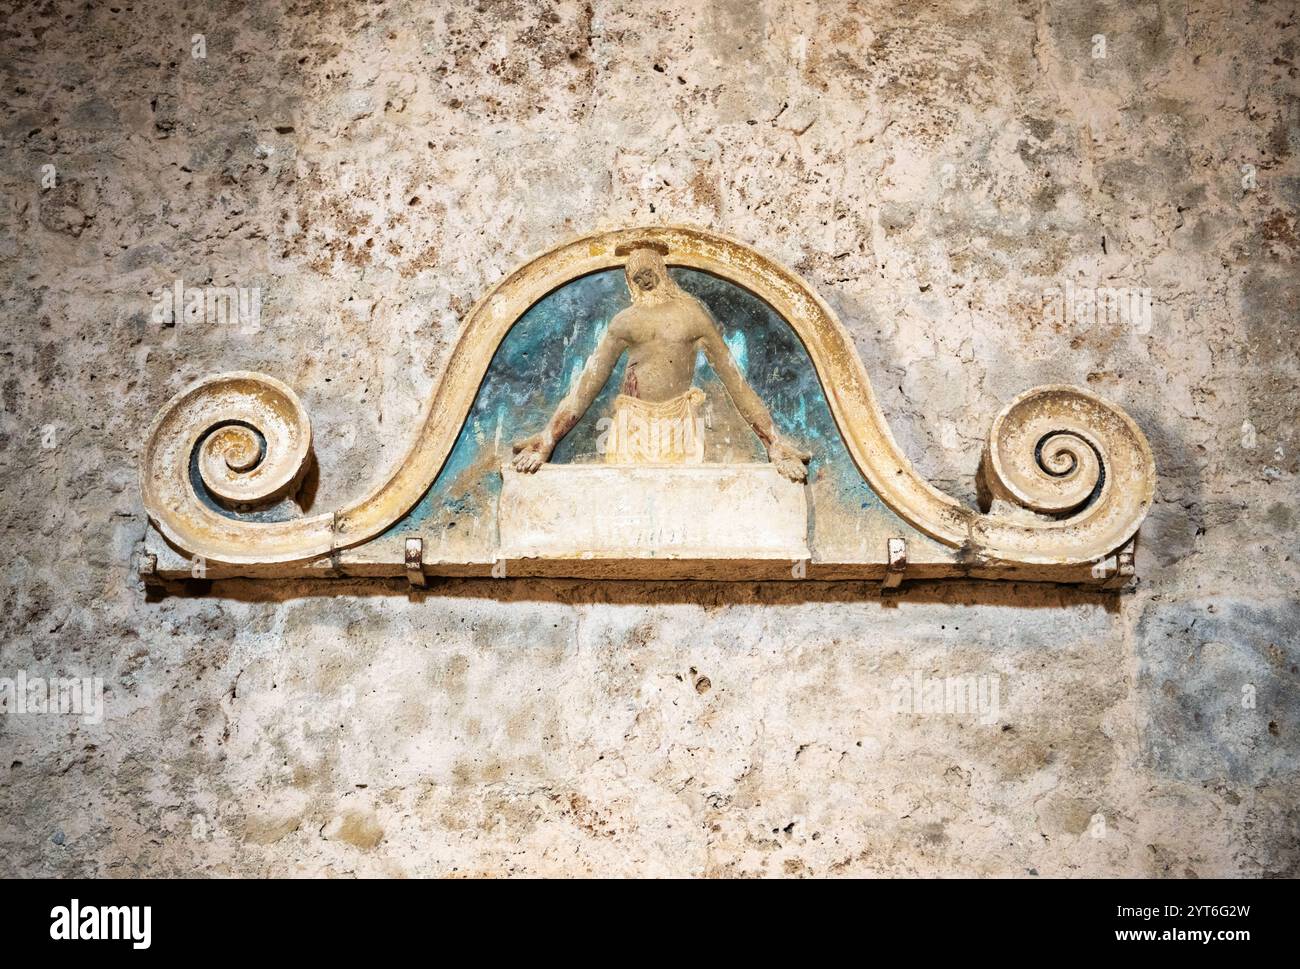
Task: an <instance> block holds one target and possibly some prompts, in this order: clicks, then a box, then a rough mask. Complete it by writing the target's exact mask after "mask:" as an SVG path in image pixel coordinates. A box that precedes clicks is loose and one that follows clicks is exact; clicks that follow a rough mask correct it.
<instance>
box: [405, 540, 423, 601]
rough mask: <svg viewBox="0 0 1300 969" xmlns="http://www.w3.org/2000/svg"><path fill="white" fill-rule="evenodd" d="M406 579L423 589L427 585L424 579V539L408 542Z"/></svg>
mask: <svg viewBox="0 0 1300 969" xmlns="http://www.w3.org/2000/svg"><path fill="white" fill-rule="evenodd" d="M406 579H407V581H408V582H410V583H411V585H413V586H417V587H419V588H421V589H423V588H424V587H425V586H426V585H427V582H426V581H425V578H424V539H422V538H408V539H407V540H406Z"/></svg>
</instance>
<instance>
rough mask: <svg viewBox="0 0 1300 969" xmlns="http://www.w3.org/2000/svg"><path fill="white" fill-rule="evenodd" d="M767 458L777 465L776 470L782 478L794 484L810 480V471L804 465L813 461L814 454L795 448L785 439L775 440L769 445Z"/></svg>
mask: <svg viewBox="0 0 1300 969" xmlns="http://www.w3.org/2000/svg"><path fill="white" fill-rule="evenodd" d="M767 458H768V460H769V461H771V462H772V463H773V464H775V465H776V470H777V471H778V472H779V473H780V474H781V476H782V477H785V478H789V479H790V480H791V481H794V482H801V481H804V480H806V479H807V478H808V469H807V468H805V467H804V465H805V464H807V463H808V462H809V461H810V460H812V454H811V453H810V452H808V451H805V450H803V449H802V448H798V447H795V446H794V445H793V444H792V443H790V442H789V441H788V440H786V439H785V438H783V437H778V438H775V439H774V440H773V441H772V443H771V444H770V445H768V448H767Z"/></svg>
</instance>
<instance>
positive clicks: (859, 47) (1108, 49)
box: [0, 0, 1300, 877]
mask: <svg viewBox="0 0 1300 969" xmlns="http://www.w3.org/2000/svg"><path fill="white" fill-rule="evenodd" d="M196 34H201V35H202V47H203V48H204V49H203V50H202V51H201V52H202V53H203V54H204V56H202V57H195V56H194V54H195V53H196V52H197V48H196V46H195V44H196V41H194V39H193V38H194V35H196ZM1097 35H1102V37H1103V38H1104V42H1105V48H1104V55H1105V56H1098V53H1099V47H1098V41H1097V39H1096V38H1097ZM1298 37H1300V27H1298V26H1297V13H1296V9H1295V7H1294V5H1292V4H1290V3H1287V2H1246V0H1241V2H1231V0H1211V2H1209V3H1205V4H1189V3H1185V2H1153V3H1141V4H1132V3H1128V2H1118V0H1116V2H1090V0H1079V2H1065V0H1054V2H1050V3H1032V2H1023V0H1022V2H1006V3H995V4H990V3H984V2H976V0H939V2H935V3H928V4H921V3H903V2H900V3H890V4H884V3H880V4H877V3H855V2H829V0H823V2H797V0H764V2H753V0H722V2H704V0H694V2H686V0H676V2H673V0H669V2H666V3H663V4H635V3H624V2H607V0H591V2H588V3H558V4H557V3H544V2H538V0H500V2H486V0H484V2H480V3H477V4H474V3H452V2H436V0H435V2H412V0H389V2H371V3H363V2H334V0H327V2H319V3H309V2H291V0H281V2H270V0H268V2H256V0H250V2H234V0H224V2H223V0H218V2H193V3H179V2H178V3H168V2H163V0H119V2H117V3H115V4H111V5H110V4H109V3H103V2H95V3H72V2H39V0H38V2H19V0H9V2H6V3H5V4H4V12H3V21H2V24H0V85H2V90H3V97H2V98H0V104H2V105H3V111H2V113H0V140H2V144H3V151H2V152H0V186H2V187H3V194H4V207H3V216H2V220H3V221H2V222H0V226H2V231H0V300H2V301H3V336H2V337H0V352H3V363H4V366H3V374H2V375H0V382H2V386H0V397H2V400H0V403H2V407H3V413H2V414H0V521H2V522H3V541H4V545H5V549H6V554H5V556H4V561H3V563H2V564H0V573H2V575H3V581H2V582H0V595H2V596H3V602H0V677H13V676H15V675H16V674H17V672H18V671H25V674H26V675H27V676H30V677H39V676H43V677H52V676H91V677H94V676H98V677H102V679H103V681H104V684H105V690H106V694H105V707H104V717H103V720H102V722H100V723H87V722H85V718H78V717H76V716H75V715H34V714H30V713H29V714H25V715H23V714H10V715H6V716H3V717H0V781H2V783H0V875H59V874H90V875H119V876H121V875H140V874H166V875H176V874H184V873H198V874H204V875H229V874H249V875H298V874H312V875H321V874H334V875H344V874H352V873H355V874H364V875H375V874H378V875H412V876H423V875H509V874H517V875H537V874H549V875H556V874H601V875H611V874H640V875H659V874H663V875H668V874H673V875H711V876H730V875H783V874H800V875H834V874H893V875H899V874H939V873H961V874H996V875H1014V876H1027V877H1029V876H1033V875H1043V876H1049V875H1106V874H1131V875H1160V876H1179V877H1181V876H1196V875H1202V876H1204V875H1225V874H1226V875H1238V874H1240V875H1297V874H1300V778H1298V777H1297V766H1298V765H1300V755H1298V751H1297V747H1298V745H1297V736H1300V695H1298V692H1297V686H1298V684H1300V673H1298V672H1297V666H1298V664H1300V596H1298V595H1297V588H1298V586H1300V564H1298V563H1297V560H1296V559H1297V544H1298V542H1297V534H1298V532H1297V529H1298V528H1300V510H1298V508H1297V484H1296V476H1297V472H1298V471H1300V466H1298V465H1300V460H1298V458H1300V439H1298V437H1297V430H1296V418H1297V410H1298V407H1300V390H1298V388H1297V377H1298V376H1300V334H1298V333H1297V312H1298V306H1297V303H1298V300H1300V274H1298V273H1297V255H1298V253H1297V249H1300V235H1298V233H1300V229H1298V227H1297V205H1298V204H1300V165H1298V164H1297V160H1296V159H1297V154H1296V153H1297V150H1298V149H1300V100H1298V99H1297V91H1298V89H1300V83H1298V81H1297V77H1296V71H1297V66H1296V61H1297V57H1300V50H1298V49H1297V46H1298V45H1297V39H1298ZM47 165H53V166H54V168H53V169H52V172H53V175H54V178H53V184H50V182H51V179H50V178H49V177H48V176H49V173H50V172H51V170H49V169H46V168H45V167H44V166H47ZM655 222H681V223H691V224H697V225H700V226H703V227H706V228H710V229H713V230H716V231H720V232H724V233H726V234H729V235H732V236H735V237H737V238H739V239H741V240H744V241H745V242H748V243H750V244H752V245H755V246H756V247H757V248H759V249H761V250H763V251H764V252H766V253H768V254H769V255H771V256H773V257H775V258H777V259H779V260H782V261H784V262H785V263H787V264H788V265H790V266H792V267H794V268H795V269H796V270H797V271H798V272H799V273H800V274H801V275H803V276H804V277H805V278H806V279H807V280H808V281H809V282H810V283H811V284H812V285H813V286H814V288H816V289H817V291H818V292H819V293H821V294H822V296H823V297H824V298H825V299H826V300H827V301H828V302H829V303H830V304H831V305H832V306H833V307H834V308H835V310H836V311H837V312H838V314H839V315H840V317H841V318H842V320H843V322H844V324H845V326H846V327H847V328H848V330H849V331H850V333H851V334H852V337H853V340H854V342H855V345H856V348H857V350H858V352H859V353H860V354H861V356H862V358H863V361H864V363H865V365H866V368H867V370H868V372H869V373H870V375H871V377H872V380H873V382H874V385H875V388H876V392H877V395H878V396H879V398H880V400H881V404H882V406H883V408H884V411H885V413H886V416H887V417H888V419H889V422H890V425H891V427H892V428H893V431H894V433H895V435H896V436H897V438H898V439H899V441H900V443H901V444H902V446H903V447H904V449H905V450H906V452H907V453H908V454H909V456H910V457H911V458H912V459H913V461H914V462H915V463H916V465H917V467H918V469H919V471H920V472H921V473H922V474H923V475H924V476H925V477H927V478H928V479H929V480H931V481H933V482H934V483H935V484H936V485H937V486H938V487H940V488H942V489H944V490H947V491H949V492H950V493H953V494H955V495H958V496H960V497H962V498H963V499H964V500H968V501H971V502H973V501H974V494H975V486H974V472H975V469H976V467H977V465H978V461H979V456H980V453H981V451H982V448H983V444H984V440H985V435H986V434H987V431H988V428H989V426H990V424H991V422H992V419H993V417H994V415H995V414H996V413H997V411H998V409H999V408H1000V407H1002V406H1003V405H1004V404H1005V403H1006V402H1007V401H1009V400H1010V399H1011V398H1012V397H1013V396H1014V395H1015V394H1017V393H1019V392H1020V391H1022V390H1024V389H1026V388H1028V387H1030V386H1034V385H1036V384H1042V383H1050V382H1062V383H1077V384H1081V385H1084V386H1087V387H1089V388H1091V389H1093V390H1095V391H1097V392H1099V393H1101V394H1103V395H1105V396H1107V397H1109V398H1111V399H1113V400H1115V401H1116V402H1117V403H1119V404H1120V405H1121V406H1123V407H1124V408H1125V409H1126V410H1127V411H1128V412H1129V413H1130V414H1131V415H1132V416H1133V417H1134V419H1135V420H1136V421H1137V423H1138V424H1139V425H1140V426H1141V427H1142V428H1143V429H1144V430H1145V432H1146V433H1147V435H1148V437H1149V438H1150V440H1151V443H1152V447H1153V449H1154V451H1155V455H1156V460H1157V464H1158V468H1159V473H1160V478H1159V484H1158V493H1157V501H1156V504H1155V506H1154V508H1153V510H1152V512H1151V515H1150V517H1149V519H1148V520H1147V523H1146V525H1145V526H1144V529H1143V534H1142V541H1141V544H1140V546H1139V555H1138V563H1137V565H1138V573H1139V575H1140V577H1141V582H1140V585H1139V587H1138V590H1137V591H1136V592H1135V593H1133V594H1131V595H1126V596H1123V597H1114V596H1107V595H1102V594H1099V593H1095V592H1085V591H1078V590H1071V589H1067V588H1059V587H1051V586H1030V585H1023V584H1022V585H990V584H983V585H981V584H976V583H967V582H957V583H951V582H950V583H933V584H926V585H921V586H917V587H913V588H911V589H909V590H907V591H906V592H905V593H904V594H902V595H899V596H893V597H886V598H882V597H880V596H879V595H878V594H877V592H876V590H875V589H874V588H873V587H871V586H867V585H864V584H837V585H825V584H817V583H799V582H791V583H771V584H757V585H756V584H744V585H728V584H723V583H674V584H667V585H655V584H648V583H612V582H606V583H582V582H565V581H540V580H539V581H514V580H500V581H493V580H457V581H435V582H433V583H432V584H431V588H430V589H429V591H428V592H426V593H420V594H413V593H408V591H407V590H406V587H405V584H404V583H396V582H394V583H384V582H371V583H360V582H356V583H315V584H312V583H282V584H274V583H272V584H268V583H255V582H229V583H218V584H216V585H214V586H212V587H210V588H204V587H203V586H202V585H201V584H198V585H195V586H194V587H192V588H189V589H186V590H181V591H178V593H177V594H172V595H166V596H160V595H157V594H146V592H145V590H144V588H143V587H142V585H141V584H140V582H139V580H138V578H136V576H135V573H134V570H133V568H132V565H131V559H132V553H133V549H134V548H135V546H136V544H137V542H138V541H139V540H140V539H141V537H142V535H143V533H144V529H145V518H144V514H143V510H142V507H141V502H140V498H139V490H138V485H137V469H136V462H137V460H138V457H139V453H140V448H141V445H142V443H143V435H144V430H145V428H146V427H147V426H148V424H149V422H150V420H151V419H152V418H153V416H154V414H155V413H156V412H157V411H158V409H159V408H160V407H161V405H162V404H163V403H164V402H165V401H166V400H167V399H168V398H169V397H171V396H172V395H173V394H174V393H176V392H177V391H178V390H179V389H180V388H181V387H183V386H184V385H186V384H187V383H189V382H191V381H192V380H194V379H197V378H199V377H202V376H205V375H207V374H211V373H217V372H221V371H229V370H237V369H247V370H258V371H264V372H266V373H269V374H272V375H274V376H277V377H279V378H281V379H282V380H284V381H285V382H287V383H288V384H289V385H291V386H292V387H294V388H295V389H296V390H297V391H298V393H299V394H300V395H301V397H302V399H303V401H304V403H305V405H306V407H307V410H308V412H309V413H310V414H311V417H312V421H313V428H314V431H315V435H316V440H315V450H316V456H317V460H318V466H319V473H318V477H317V479H316V480H314V481H312V482H311V483H310V488H311V489H312V491H313V494H312V501H311V509H312V510H313V511H322V510H328V509H330V508H333V507H336V506H338V505H339V504H341V503H343V502H345V501H347V500H350V499H352V498H354V497H356V496H358V495H360V494H361V493H362V492H363V491H365V490H366V489H367V488H368V487H369V486H370V485H372V484H373V483H375V482H376V480H377V479H378V478H379V477H380V476H382V475H383V474H384V472H385V471H386V470H387V469H388V468H389V467H390V466H391V465H392V464H393V462H395V461H396V460H397V459H398V457H399V456H400V455H401V453H402V452H403V450H404V448H405V444H406V440H407V436H408V435H409V434H410V433H411V431H412V430H413V428H414V423H415V419H416V417H417V415H418V413H419V410H420V407H421V405H422V403H423V402H424V400H425V399H426V398H427V397H428V395H429V394H430V393H431V390H432V388H433V386H434V383H435V381H436V380H437V378H438V376H439V374H440V373H441V371H442V368H443V367H444V366H445V364H446V361H447V357H448V354H449V352H450V348H451V346H452V344H453V342H454V340H455V338H456V335H457V333H458V327H459V325H460V320H461V318H462V317H463V316H464V314H465V313H466V311H467V310H468V309H469V307H470V306H471V305H472V304H473V303H474V302H475V300H477V299H478V298H479V297H480V296H481V295H482V294H483V292H484V291H485V290H486V289H487V288H488V287H489V286H491V285H492V284H493V283H494V282H495V281H497V280H498V279H500V278H501V276H502V275H503V274H504V273H506V272H508V271H509V270H511V269H512V268H513V267H515V266H516V265H518V264H520V263H521V262H523V261H524V260H525V259H527V258H529V257H531V256H533V255H535V254H537V253H539V252H541V251H543V250H545V249H547V248H549V247H550V246H552V245H553V244H555V243H557V242H559V241H562V240H564V239H566V238H569V237H571V236H574V235H579V234H585V233H587V232H590V231H597V230H601V229H607V228H615V227H618V226H621V225H627V224H641V223H655ZM176 279H181V280H183V281H184V283H185V284H186V285H193V286H207V285H213V286H243V287H258V288H260V290H261V294H262V320H261V325H260V329H259V330H258V332H256V333H253V334H247V333H241V332H236V329H235V328H234V327H231V326H228V325H226V326H222V325H205V324H191V323H187V322H186V321H185V320H183V319H182V320H180V321H178V322H175V323H173V324H172V325H164V324H163V323H160V322H157V321H156V320H155V319H154V316H153V313H152V310H153V307H154V300H153V299H152V294H153V293H154V292H155V291H157V290H159V289H161V288H163V287H167V286H170V285H172V283H173V281H174V280H176ZM1067 284H1068V285H1069V286H1070V287H1073V288H1075V291H1076V292H1077V291H1079V290H1084V291H1089V290H1090V289H1095V288H1096V287H1127V288H1131V289H1133V290H1135V291H1140V290H1149V292H1150V296H1151V304H1150V306H1151V313H1150V317H1149V319H1145V318H1143V315H1142V314H1141V313H1135V314H1130V315H1128V316H1125V315H1123V314H1120V315H1118V316H1115V315H1113V314H1112V315H1108V316H1104V317H1102V316H1100V315H1098V314H1093V315H1092V316H1088V315H1087V314H1084V313H1081V312H1064V313H1053V312H1048V311H1045V307H1049V306H1050V305H1053V304H1052V303H1051V300H1047V302H1046V303H1045V297H1044V294H1050V293H1052V292H1054V291H1062V292H1063V291H1064V290H1065V288H1066V286H1067ZM947 678H969V680H958V682H968V681H969V682H972V683H973V682H978V683H979V684H980V685H981V686H982V687H983V688H985V689H986V691H987V692H988V693H992V691H994V690H996V694H995V697H996V700H997V703H996V705H995V706H993V707H988V708H987V709H986V712H984V713H981V712H972V711H969V710H968V711H966V712H965V713H961V712H957V711H953V712H942V711H940V712H935V711H930V712H926V710H925V709H922V710H921V711H919V712H917V711H914V710H911V709H901V710H900V709H898V708H899V707H900V705H904V704H901V703H900V699H899V693H900V686H899V683H900V681H901V682H902V683H913V684H914V683H916V682H918V681H920V682H921V683H922V684H926V683H931V682H934V681H938V682H940V683H943V682H945V681H946V680H947ZM987 698H989V699H991V697H987Z"/></svg>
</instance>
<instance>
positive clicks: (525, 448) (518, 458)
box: [511, 431, 555, 474]
mask: <svg viewBox="0 0 1300 969" xmlns="http://www.w3.org/2000/svg"><path fill="white" fill-rule="evenodd" d="M553 450H555V442H554V441H553V440H551V435H550V434H549V433H548V432H547V431H541V432H539V433H537V434H534V435H533V436H532V437H526V438H524V439H523V440H522V441H515V443H514V451H515V458H514V460H513V461H512V462H511V463H512V464H513V465H514V467H515V470H516V471H523V472H524V473H525V474H532V473H533V472H534V471H536V470H537V469H538V468H540V467H541V466H542V465H543V464H545V463H546V460H547V458H549V457H550V456H551V452H552V451H553Z"/></svg>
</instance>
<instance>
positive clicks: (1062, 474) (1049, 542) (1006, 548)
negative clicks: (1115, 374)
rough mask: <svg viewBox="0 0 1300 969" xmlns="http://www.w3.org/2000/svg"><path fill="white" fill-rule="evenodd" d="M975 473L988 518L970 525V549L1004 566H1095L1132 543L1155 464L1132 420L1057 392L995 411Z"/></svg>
mask: <svg viewBox="0 0 1300 969" xmlns="http://www.w3.org/2000/svg"><path fill="white" fill-rule="evenodd" d="M981 472H982V475H983V483H984V485H985V486H986V487H987V489H988V494H989V498H990V499H991V508H990V512H991V513H990V514H988V515H985V516H981V517H980V518H978V519H976V520H975V522H974V523H973V526H972V539H973V541H974V544H975V545H976V546H977V547H979V548H980V549H981V550H982V551H983V552H984V553H985V554H987V555H992V556H998V555H999V554H1001V555H1002V556H1005V557H1006V558H1007V559H1009V560H1012V561H1022V562H1032V563H1043V564H1048V563H1059V562H1065V561H1069V562H1075V561H1080V560H1082V561H1091V560H1095V559H1099V558H1101V557H1103V556H1105V555H1106V554H1108V553H1110V552H1112V551H1114V550H1115V549H1117V548H1119V547H1120V546H1121V545H1123V544H1124V543H1125V542H1127V541H1128V540H1129V539H1130V538H1132V537H1133V535H1134V534H1135V533H1136V532H1137V529H1138V526H1139V525H1140V524H1141V523H1142V520H1143V518H1145V517H1146V513H1147V511H1148V509H1149V508H1150V507H1151V502H1152V499H1153V497H1154V491H1155V460H1154V459H1153V458H1152V456H1151V448H1150V445H1149V444H1148V443H1147V440H1146V437H1145V436H1144V435H1143V434H1142V432H1141V431H1140V430H1139V429H1138V427H1137V425H1136V424H1134V423H1133V421H1132V419H1131V418H1129V416H1128V415H1127V414H1125V413H1124V412H1123V411H1122V410H1121V409H1120V408H1119V407H1117V406H1116V405H1115V404H1112V403H1111V402H1109V401H1107V400H1105V399H1104V398H1102V397H1099V396H1097V395H1096V394H1093V393H1091V392H1090V391H1087V390H1083V389H1081V388H1078V387H1070V386H1063V385H1049V386H1045V387H1036V388H1034V389H1033V390H1029V391H1026V392H1025V393H1023V394H1021V395H1020V396H1018V397H1017V398H1016V399H1015V400H1013V401H1012V402H1011V403H1009V404H1008V405H1007V406H1006V407H1004V408H1003V409H1002V411H1001V412H1000V413H999V414H998V416H997V417H996V418H995V419H994V421H993V426H992V428H991V430H990V432H989V441H988V447H987V449H986V450H985V452H984V461H983V466H982V468H981ZM1017 509H1023V510H1024V511H1025V512H1030V513H1032V515H1026V514H1017V511H1016V510H1017Z"/></svg>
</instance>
